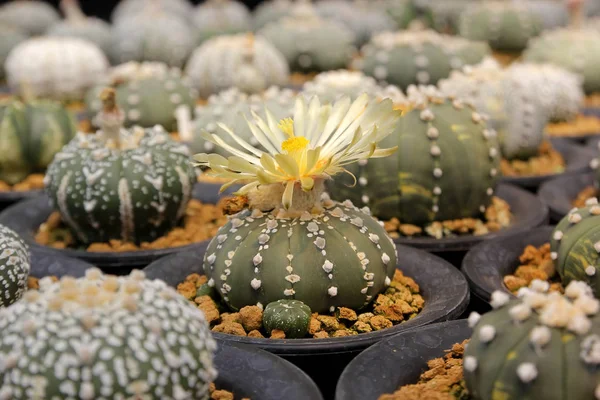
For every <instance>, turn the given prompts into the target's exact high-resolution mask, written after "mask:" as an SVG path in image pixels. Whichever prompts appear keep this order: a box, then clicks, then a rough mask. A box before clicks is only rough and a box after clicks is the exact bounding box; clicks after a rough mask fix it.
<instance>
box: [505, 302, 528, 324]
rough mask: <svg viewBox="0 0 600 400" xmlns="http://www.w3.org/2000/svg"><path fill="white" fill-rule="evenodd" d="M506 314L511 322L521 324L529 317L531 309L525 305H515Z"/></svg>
mask: <svg viewBox="0 0 600 400" xmlns="http://www.w3.org/2000/svg"><path fill="white" fill-rule="evenodd" d="M508 312H509V314H510V316H511V318H512V319H513V321H517V322H522V321H525V320H526V319H527V318H529V317H530V316H531V307H529V306H528V305H527V304H517V305H516V306H513V307H512V308H511V309H510V310H509V311H508Z"/></svg>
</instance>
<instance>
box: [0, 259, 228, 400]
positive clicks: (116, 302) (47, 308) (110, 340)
mask: <svg viewBox="0 0 600 400" xmlns="http://www.w3.org/2000/svg"><path fill="white" fill-rule="evenodd" d="M41 283H42V282H41ZM40 286H41V287H40V290H39V291H30V292H28V293H26V294H25V296H24V298H23V300H22V301H20V302H19V303H17V304H14V305H12V306H11V307H8V308H5V309H3V310H2V311H0V315H2V318H0V358H1V359H2V360H4V362H3V367H2V369H0V397H3V398H10V399H26V398H34V397H37V398H41V399H67V398H73V399H75V398H78V399H125V398H138V399H142V398H145V399H203V400H208V399H209V385H210V384H211V383H212V382H213V381H214V379H215V378H216V376H217V371H216V370H215V368H214V366H213V355H214V352H215V350H216V343H215V341H214V340H213V338H212V337H211V335H210V330H209V326H208V324H207V322H206V320H205V318H204V315H203V314H202V312H201V311H200V310H198V309H197V308H196V307H194V306H193V305H191V304H190V303H189V301H188V300H186V299H185V298H184V297H183V296H180V295H179V294H177V293H176V292H175V290H174V289H172V288H169V287H168V286H167V285H166V284H165V283H164V282H162V281H159V280H154V281H150V280H147V279H145V277H144V274H143V272H141V271H133V272H132V273H131V274H130V275H129V276H125V277H116V276H104V275H103V274H102V273H101V272H100V270H97V269H89V270H88V271H87V272H86V277H84V278H79V279H74V278H71V277H65V278H62V279H61V280H60V281H59V282H57V283H51V282H43V285H40ZM15 377H18V378H15Z"/></svg>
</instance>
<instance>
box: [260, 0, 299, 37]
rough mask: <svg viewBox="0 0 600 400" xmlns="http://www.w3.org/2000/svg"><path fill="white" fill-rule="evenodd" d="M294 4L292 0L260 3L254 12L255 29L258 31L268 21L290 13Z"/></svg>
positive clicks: (273, 20) (274, 0)
mask: <svg viewBox="0 0 600 400" xmlns="http://www.w3.org/2000/svg"><path fill="white" fill-rule="evenodd" d="M293 4H294V3H293V1H292V0H272V1H263V2H261V3H259V4H258V6H257V7H256V8H255V9H254V12H253V22H252V25H253V26H254V30H255V31H258V30H260V29H261V28H263V27H264V26H265V25H267V24H268V23H270V22H275V21H277V20H279V19H280V18H282V17H286V16H288V15H290V12H291V10H292V7H293Z"/></svg>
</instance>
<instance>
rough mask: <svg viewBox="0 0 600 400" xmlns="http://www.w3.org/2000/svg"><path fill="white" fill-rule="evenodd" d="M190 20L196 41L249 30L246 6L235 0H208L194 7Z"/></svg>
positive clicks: (248, 13)
mask: <svg viewBox="0 0 600 400" xmlns="http://www.w3.org/2000/svg"><path fill="white" fill-rule="evenodd" d="M192 22H193V24H194V26H195V27H196V31H197V33H198V43H202V42H204V41H205V40H206V39H209V38H211V37H213V36H219V35H231V34H234V33H241V32H246V31H249V30H251V18H250V11H248V8H247V7H246V6H245V5H244V4H243V3H240V2H237V1H235V0H208V1H206V2H204V3H202V4H199V5H198V6H197V7H196V10H195V11H194V13H193V14H192Z"/></svg>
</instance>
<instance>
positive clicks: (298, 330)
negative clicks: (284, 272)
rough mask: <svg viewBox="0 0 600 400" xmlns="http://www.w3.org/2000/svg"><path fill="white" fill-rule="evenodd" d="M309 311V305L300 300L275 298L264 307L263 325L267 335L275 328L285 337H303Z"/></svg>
mask: <svg viewBox="0 0 600 400" xmlns="http://www.w3.org/2000/svg"><path fill="white" fill-rule="evenodd" d="M311 313H312V312H311V310H310V307H308V306H307V305H306V304H304V303H303V302H301V301H298V300H277V301H274V302H272V303H269V304H267V306H266V307H265V311H264V313H263V326H264V327H265V330H266V331H267V333H268V334H269V335H270V334H271V332H272V331H273V330H275V329H277V330H280V331H283V332H284V333H285V337H286V338H290V339H294V338H303V337H305V336H306V334H307V333H308V324H309V323H310V316H311Z"/></svg>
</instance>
